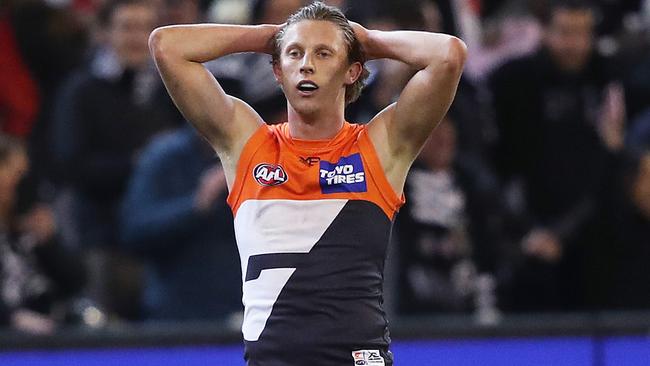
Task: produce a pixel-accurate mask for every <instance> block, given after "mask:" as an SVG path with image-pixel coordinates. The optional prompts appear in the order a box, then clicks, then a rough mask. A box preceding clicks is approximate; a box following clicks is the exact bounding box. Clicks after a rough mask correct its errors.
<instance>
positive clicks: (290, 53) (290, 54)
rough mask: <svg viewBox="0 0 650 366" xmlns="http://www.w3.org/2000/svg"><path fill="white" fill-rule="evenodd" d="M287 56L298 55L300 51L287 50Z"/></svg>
mask: <svg viewBox="0 0 650 366" xmlns="http://www.w3.org/2000/svg"><path fill="white" fill-rule="evenodd" d="M289 56H291V57H300V52H298V51H289Z"/></svg>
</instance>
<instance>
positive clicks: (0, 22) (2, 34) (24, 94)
mask: <svg viewBox="0 0 650 366" xmlns="http://www.w3.org/2000/svg"><path fill="white" fill-rule="evenodd" d="M0 45H2V46H1V47H2V48H1V49H0V50H1V51H2V52H0V128H1V129H2V131H3V132H4V133H9V134H12V135H14V136H18V137H25V136H26V135H28V134H29V132H30V131H31V129H32V126H33V124H34V120H35V119H36V116H37V115H38V104H39V98H40V95H39V93H38V88H37V85H36V82H35V80H34V79H33V77H32V75H31V73H30V71H29V69H28V67H27V65H26V64H25V61H24V60H23V57H22V55H21V54H20V50H19V49H18V42H17V40H16V35H15V31H14V28H13V26H12V24H11V22H10V19H9V14H8V9H6V8H5V7H0Z"/></svg>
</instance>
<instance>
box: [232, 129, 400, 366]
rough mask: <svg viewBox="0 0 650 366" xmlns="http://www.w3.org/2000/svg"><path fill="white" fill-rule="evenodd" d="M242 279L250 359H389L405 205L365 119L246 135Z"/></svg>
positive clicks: (237, 195) (236, 199)
mask: <svg viewBox="0 0 650 366" xmlns="http://www.w3.org/2000/svg"><path fill="white" fill-rule="evenodd" d="M228 203H229V204H230V206H231V208H232V210H233V214H234V220H235V233H236V237H237V245H238V247H239V253H240V259H241V264H242V276H243V286H244V288H243V303H244V308H245V311H244V323H243V329H242V330H243V335H244V343H245V346H246V352H245V358H246V360H247V361H248V365H250V366H294V365H310V366H311V365H318V366H329V365H332V366H339V365H340V366H343V365H346V366H352V365H376V366H383V365H390V364H392V362H391V360H390V355H388V354H387V352H388V344H389V342H390V339H389V336H388V328H387V321H386V318H385V313H384V310H383V308H382V303H383V297H382V282H383V267H384V260H385V257H386V249H387V245H388V241H389V236H390V231H391V226H392V221H393V217H394V215H395V213H396V211H397V209H398V208H399V206H401V205H402V204H403V198H402V197H398V196H397V194H396V193H395V191H394V190H393V189H392V187H391V186H390V184H389V182H388V180H387V179H386V177H385V175H384V172H383V170H382V167H381V165H380V163H379V160H378V158H377V155H376V153H375V150H374V147H373V145H372V142H371V141H370V138H369V136H368V132H367V128H366V126H364V125H356V124H350V123H347V122H346V123H345V124H344V126H343V128H342V129H341V131H340V132H339V133H338V134H337V135H336V136H335V137H334V138H333V139H331V140H326V141H324V140H317V141H312V140H309V141H308V140H298V139H293V138H291V136H290V133H289V126H288V124H286V123H284V124H281V125H275V126H266V125H263V126H261V127H260V128H259V129H258V130H257V131H256V132H255V133H254V134H253V136H251V138H250V139H249V141H248V142H247V143H246V145H245V147H244V149H243V151H242V154H241V157H240V159H239V163H238V166H237V174H236V178H235V182H234V184H233V187H232V190H231V193H230V195H229V197H228Z"/></svg>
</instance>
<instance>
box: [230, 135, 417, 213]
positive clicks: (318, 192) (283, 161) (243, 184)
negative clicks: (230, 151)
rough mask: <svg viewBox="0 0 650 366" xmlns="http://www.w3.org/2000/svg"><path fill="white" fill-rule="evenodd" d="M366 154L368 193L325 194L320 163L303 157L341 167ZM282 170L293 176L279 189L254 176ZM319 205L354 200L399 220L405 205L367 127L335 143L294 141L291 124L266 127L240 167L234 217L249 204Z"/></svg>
mask: <svg viewBox="0 0 650 366" xmlns="http://www.w3.org/2000/svg"><path fill="white" fill-rule="evenodd" d="M356 153H360V155H361V157H362V163H363V165H364V172H365V182H366V188H367V191H366V192H336V193H327V194H324V193H322V189H321V186H320V163H319V162H318V161H315V162H314V163H313V164H309V163H308V162H306V161H301V159H300V158H308V157H310V156H318V157H319V158H320V159H321V160H325V161H329V162H331V163H335V162H337V161H339V159H340V158H341V157H344V156H350V155H353V154H356ZM261 163H266V164H269V165H271V166H278V165H279V166H281V167H282V170H284V172H285V173H286V176H287V177H288V179H287V181H285V182H284V183H282V184H281V185H277V186H270V187H269V186H263V185H262V184H260V183H258V182H257V181H256V180H255V177H254V176H253V170H254V169H255V167H256V166H257V165H258V164H261ZM249 199H255V200H269V199H285V200H318V199H348V200H365V201H370V202H373V203H375V204H376V205H378V206H379V207H381V209H382V210H383V211H384V213H386V216H388V217H389V218H391V219H392V218H393V216H394V214H395V212H396V211H397V209H398V208H399V207H400V206H401V205H402V204H403V203H404V199H403V197H402V198H400V197H398V195H397V194H396V193H395V192H394V190H393V188H392V186H391V185H390V183H389V182H388V180H387V179H386V177H385V175H384V171H383V168H382V167H381V164H380V162H379V159H378V158H377V154H376V152H375V149H374V147H373V145H372V142H371V141H370V139H369V138H368V136H367V132H366V126H360V125H351V124H348V123H346V124H345V126H344V129H343V130H342V131H341V132H340V133H339V134H338V135H337V136H336V137H334V138H333V139H332V140H331V141H315V142H314V143H313V144H310V143H309V141H304V140H292V139H291V137H290V136H289V134H288V129H287V125H286V124H284V125H280V126H278V125H274V126H266V125H263V126H261V127H260V129H259V130H258V131H256V132H255V133H254V134H253V136H252V137H251V138H250V139H249V141H248V142H247V143H246V145H245V146H244V149H243V151H242V154H241V156H240V159H239V163H238V166H237V174H236V178H235V182H234V184H233V189H232V192H231V193H230V195H229V196H228V204H229V205H230V207H231V208H232V211H233V214H234V215H236V214H237V210H238V209H239V206H240V205H241V204H242V203H243V202H244V201H246V200H249Z"/></svg>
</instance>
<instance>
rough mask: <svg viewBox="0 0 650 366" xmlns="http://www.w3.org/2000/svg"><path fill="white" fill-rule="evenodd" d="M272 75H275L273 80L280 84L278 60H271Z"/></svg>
mask: <svg viewBox="0 0 650 366" xmlns="http://www.w3.org/2000/svg"><path fill="white" fill-rule="evenodd" d="M272 65H273V75H275V81H277V82H278V84H280V85H281V84H282V68H281V67H280V61H279V60H278V61H273V64H272Z"/></svg>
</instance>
